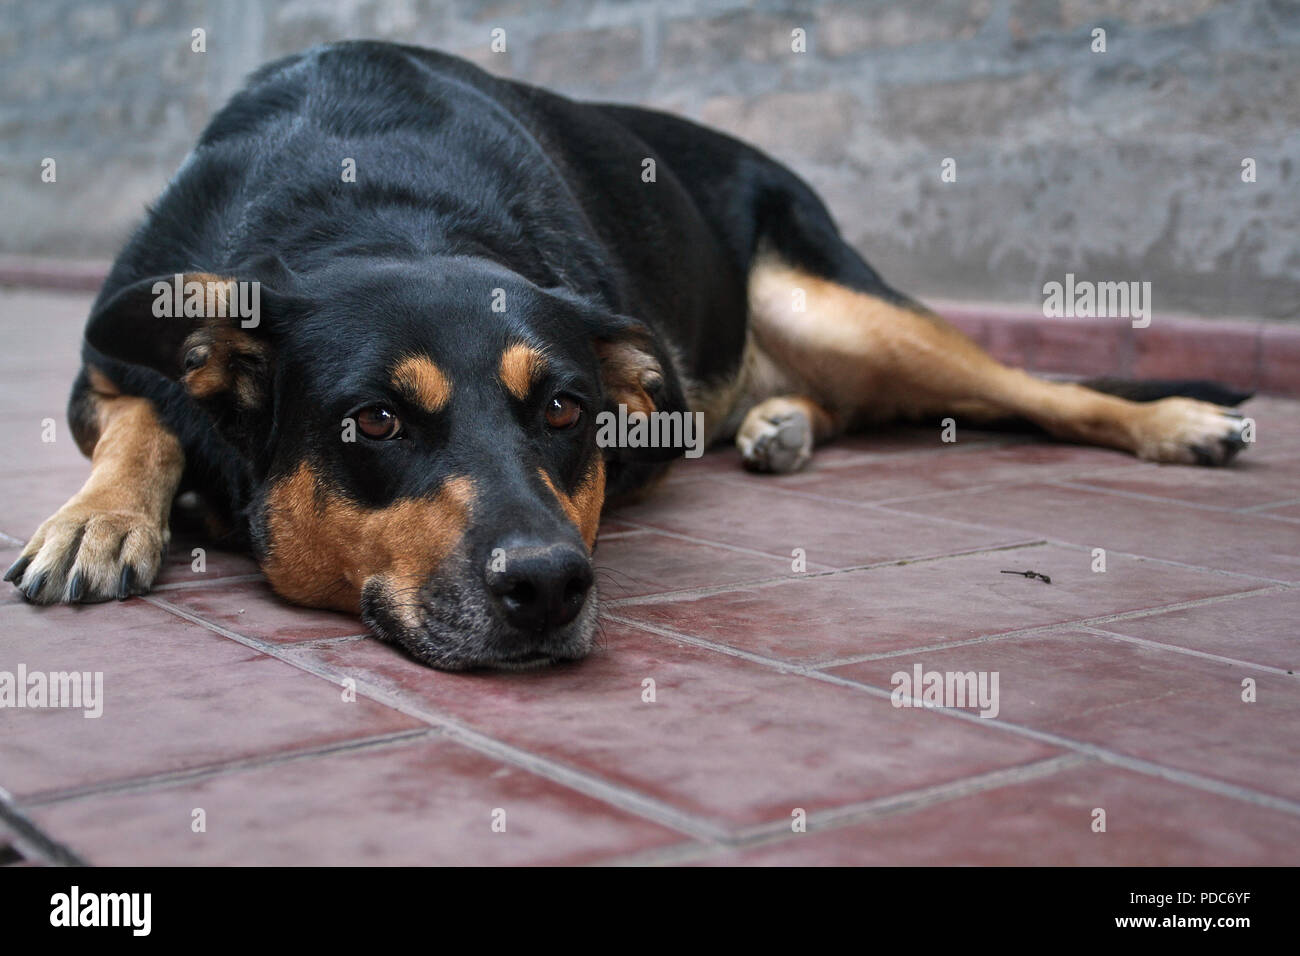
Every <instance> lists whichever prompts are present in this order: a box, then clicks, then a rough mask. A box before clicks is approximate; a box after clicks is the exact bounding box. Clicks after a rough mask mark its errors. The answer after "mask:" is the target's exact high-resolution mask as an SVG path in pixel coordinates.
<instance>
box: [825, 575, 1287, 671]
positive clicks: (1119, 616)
mask: <svg viewBox="0 0 1300 956" xmlns="http://www.w3.org/2000/svg"><path fill="white" fill-rule="evenodd" d="M1288 590H1290V589H1289V588H1286V587H1278V586H1274V587H1264V588H1256V589H1255V590H1253V591H1238V592H1236V593H1235V594H1215V595H1213V596H1212V597H1207V598H1197V599H1196V600H1194V601H1177V602H1175V603H1173V604H1164V605H1161V606H1159V607H1148V608H1140V609H1138V610H1136V611H1119V612H1116V613H1115V614H1103V615H1101V616H1099V617H1084V618H1076V619H1074V620H1071V621H1059V622H1057V623H1055V624H1035V625H1033V626H1032V627H1022V628H1016V629H1014V630H1010V631H996V632H993V633H989V634H979V635H976V636H975V637H968V638H962V639H961V640H957V641H945V642H944V643H942V644H923V645H920V646H917V647H905V648H902V649H900V650H895V651H882V652H881V653H878V654H855V655H851V656H849V657H841V658H836V659H833V660H831V661H828V662H825V663H818V664H817V665H816V668H815V669H817V670H829V669H830V668H833V667H844V666H846V665H848V664H861V663H864V662H866V661H879V660H885V659H886V658H890V657H902V656H905V655H907V654H925V653H929V652H931V651H943V650H947V649H948V648H950V647H966V646H967V645H970V644H987V643H990V642H992V641H1000V640H1003V639H1005V638H1012V637H1026V636H1029V635H1032V634H1037V633H1040V632H1042V631H1053V630H1056V629H1058V628H1071V627H1075V628H1087V627H1090V626H1092V625H1096V624H1109V623H1112V622H1115V621H1131V620H1136V619H1139V618H1144V617H1154V616H1155V615H1158V614H1168V613H1172V612H1174V611H1181V610H1184V609H1187V608H1197V607H1204V606H1206V605H1210V604H1221V603H1223V602H1225V601H1236V600H1238V599H1240V598H1246V597H1257V596H1261V595H1265V594H1280V593H1284V592H1286V591H1288ZM1255 666H1260V667H1263V666H1266V665H1262V664H1261V665H1255Z"/></svg>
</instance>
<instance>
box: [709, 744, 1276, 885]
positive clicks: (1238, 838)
mask: <svg viewBox="0 0 1300 956" xmlns="http://www.w3.org/2000/svg"><path fill="white" fill-rule="evenodd" d="M1098 808H1100V809H1103V810H1105V811H1106V831H1105V832H1104V833H1098V832H1094V831H1093V829H1092V824H1093V820H1094V816H1093V811H1094V810H1095V809H1098ZM1297 847H1300V817H1296V816H1294V815H1292V814H1289V813H1283V812H1279V811H1277V810H1270V809H1266V808H1264V807H1259V806H1255V805H1252V804H1249V803H1245V802H1243V801H1240V800H1234V799H1232V798H1230V797H1223V796H1219V795H1218V794H1213V793H1206V792H1205V791H1203V790H1195V789H1193V788H1191V787H1185V786H1182V785H1180V784H1176V783H1170V782H1168V781H1164V780H1158V779H1153V778H1151V777H1148V776H1145V775H1143V774H1137V773H1132V772H1130V771H1127V770H1121V769H1118V768H1115V767H1107V766H1103V765H1099V764H1091V765H1088V766H1085V767H1079V768H1075V769H1072V770H1066V771H1063V772H1061V773H1059V774H1057V775H1055V776H1052V777H1047V778H1040V779H1035V780H1030V781H1027V782H1024V783H1019V784H1014V785H1011V786H1005V787H999V788H997V789H993V790H987V791H984V792H982V793H977V794H973V795H971V796H966V797H961V798H959V799H956V800H950V801H947V802H943V803H937V804H935V805H933V806H927V807H923V808H921V809H918V810H914V811H912V812H910V813H903V814H890V815H888V816H883V817H881V818H879V819H876V820H872V821H870V822H868V823H860V824H856V825H852V826H843V827H835V828H832V829H825V830H818V829H816V828H815V827H813V826H810V827H809V829H808V832H807V833H804V834H799V835H791V836H790V837H787V838H785V839H783V840H781V841H780V842H778V843H772V844H768V845H766V846H760V847H756V848H753V849H749V850H744V851H739V852H732V853H724V854H719V855H717V856H714V857H710V858H708V859H707V860H706V861H705V862H707V863H709V864H712V865H742V866H807V865H816V866H953V865H960V866H1296V865H1297V864H1300V851H1298V850H1297Z"/></svg>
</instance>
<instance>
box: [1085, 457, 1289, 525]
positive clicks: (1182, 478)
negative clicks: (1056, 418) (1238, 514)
mask: <svg viewBox="0 0 1300 956" xmlns="http://www.w3.org/2000/svg"><path fill="white" fill-rule="evenodd" d="M1072 483H1074V484H1081V485H1086V486H1087V487H1089V488H1095V489H1097V490H1098V491H1111V492H1122V493H1126V494H1133V495H1148V496H1151V497H1156V498H1164V499H1168V500H1171V501H1182V502H1186V503H1188V504H1197V505H1205V506H1207V507H1213V508H1221V509H1224V510H1225V511H1231V510H1236V509H1239V508H1259V507H1262V506H1265V505H1269V504H1273V503H1277V502H1282V501H1289V500H1293V499H1295V498H1300V457H1297V458H1292V459H1289V460H1288V459H1266V460H1263V461H1257V460H1255V459H1254V458H1253V457H1252V456H1251V455H1250V454H1249V453H1246V454H1244V455H1242V456H1241V458H1239V459H1238V460H1237V461H1236V462H1235V463H1233V465H1232V467H1231V468H1186V467H1183V466H1181V465H1156V464H1152V463H1149V462H1134V463H1133V464H1132V465H1127V466H1125V467H1123V468H1114V469H1111V470H1107V471H1103V472H1094V473H1093V474H1090V475H1083V476H1080V477H1078V478H1074V479H1073V480H1072Z"/></svg>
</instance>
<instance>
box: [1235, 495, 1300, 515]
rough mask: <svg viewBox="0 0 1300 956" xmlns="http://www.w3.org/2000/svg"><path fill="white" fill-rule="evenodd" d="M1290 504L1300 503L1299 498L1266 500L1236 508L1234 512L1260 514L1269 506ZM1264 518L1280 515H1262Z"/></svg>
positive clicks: (1276, 506) (1286, 505)
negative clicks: (1260, 503) (1259, 503)
mask: <svg viewBox="0 0 1300 956" xmlns="http://www.w3.org/2000/svg"><path fill="white" fill-rule="evenodd" d="M1290 505H1300V498H1284V499H1282V500H1281V501H1268V502H1265V503H1264V504H1262V505H1250V506H1249V507H1247V508H1237V509H1236V510H1235V511H1234V514H1260V513H1262V512H1266V511H1268V510H1269V509H1270V508H1286V507H1289V506H1290ZM1264 517H1266V518H1277V517H1281V516H1280V515H1267V514H1266V515H1264Z"/></svg>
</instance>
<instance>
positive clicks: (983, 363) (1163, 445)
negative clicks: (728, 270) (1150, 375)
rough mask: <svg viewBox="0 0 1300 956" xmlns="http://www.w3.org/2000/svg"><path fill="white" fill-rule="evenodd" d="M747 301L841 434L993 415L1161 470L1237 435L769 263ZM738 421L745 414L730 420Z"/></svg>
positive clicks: (762, 341)
mask: <svg viewBox="0 0 1300 956" xmlns="http://www.w3.org/2000/svg"><path fill="white" fill-rule="evenodd" d="M796 291H799V292H802V297H803V303H804V306H805V307H804V308H803V309H802V310H796V309H795V307H794V302H795V298H794V294H795V292H796ZM749 302H750V323H751V329H752V330H753V335H754V337H755V339H756V342H757V345H758V346H759V347H760V348H761V349H762V350H763V351H764V352H765V353H766V354H767V355H769V356H770V357H771V358H772V360H773V361H774V362H775V363H776V365H777V366H779V367H780V368H781V369H782V370H784V371H785V372H786V373H787V374H788V375H789V376H791V377H793V378H794V379H795V380H796V382H797V384H798V386H799V387H797V388H794V389H789V391H790V392H794V393H798V394H801V395H804V396H806V397H808V398H810V399H812V400H813V402H814V403H816V404H817V405H819V406H821V407H823V408H825V409H826V410H827V411H828V412H829V413H830V414H831V416H832V417H833V419H834V420H835V421H837V422H838V423H840V425H841V426H842V427H847V428H853V427H857V426H861V425H865V424H870V423H874V422H881V421H892V420H895V419H899V418H905V419H906V418H920V417H928V416H935V415H938V414H950V413H951V411H952V410H953V409H954V408H963V407H971V406H972V405H973V407H975V408H977V409H979V410H981V411H982V412H984V413H985V414H987V413H989V412H991V411H993V410H997V409H1001V410H1002V411H1003V412H1004V413H1005V414H1007V415H1014V416H1020V417H1024V418H1028V419H1030V420H1031V421H1033V422H1036V423H1037V424H1039V425H1041V426H1042V427H1043V428H1045V429H1046V430H1047V431H1048V432H1050V433H1051V434H1053V435H1055V436H1057V437H1058V438H1064V439H1067V440H1071V441H1080V442H1087V443H1090V444H1096V445H1105V446H1109V447H1112V448H1120V449H1123V450H1125V451H1131V452H1134V453H1136V454H1138V455H1140V456H1141V457H1144V458H1151V459H1153V460H1159V461H1174V460H1191V458H1192V453H1191V451H1190V449H1189V447H1188V442H1192V443H1195V442H1196V441H1199V440H1201V437H1203V436H1208V437H1209V438H1211V439H1213V438H1215V437H1217V436H1218V435H1219V434H1221V433H1222V434H1227V433H1230V432H1231V429H1232V425H1231V422H1230V421H1229V420H1228V419H1226V418H1224V417H1223V416H1222V414H1221V413H1222V410H1221V409H1218V408H1217V406H1213V405H1209V404H1207V403H1204V402H1191V401H1189V400H1187V399H1165V400H1163V401H1158V402H1152V403H1149V404H1139V403H1136V402H1130V401H1127V400H1125V399H1121V398H1116V397H1114V396H1111V395H1104V394H1101V393H1100V392H1095V391H1093V390H1092V389H1089V388H1085V387H1083V386H1080V385H1074V384H1069V383H1061V382H1049V381H1046V380H1043V379H1039V378H1036V377H1035V376H1033V375H1030V374H1029V373H1027V372H1024V371H1021V370H1019V369H1014V368H1009V367H1007V366H1005V365H1003V364H1001V363H1000V362H998V361H997V360H996V359H994V358H993V357H992V356H990V355H988V354H987V353H986V352H985V351H984V350H983V349H981V348H980V347H979V346H977V345H976V344H975V343H974V342H972V341H971V340H970V339H969V338H967V337H966V336H965V335H963V334H962V333H961V332H959V331H958V330H957V329H954V328H953V327H951V326H950V325H948V324H947V323H946V322H944V321H943V320H942V319H941V318H939V317H938V316H937V315H934V314H933V313H930V312H928V311H926V310H923V309H919V308H908V307H904V306H898V305H894V304H892V303H889V302H886V301H884V300H883V299H879V298H877V297H875V296H871V295H867V294H865V293H861V292H858V291H856V290H853V289H849V288H846V287H844V286H841V285H838V284H837V283H834V282H829V281H827V280H825V279H821V278H818V277H817V276H813V275H809V274H808V273H805V272H802V271H800V270H797V269H794V268H792V267H790V266H788V265H786V264H784V263H782V262H780V261H779V260H777V259H775V258H772V257H770V256H768V257H765V258H763V259H760V261H759V262H757V263H756V264H755V265H754V267H753V268H752V270H751V272H750V279H749ZM763 397H764V396H762V395H761V394H760V395H757V396H754V395H748V396H746V398H747V399H748V400H762V398H763ZM768 397H770V396H768ZM738 411H739V412H743V411H744V409H733V415H734V414H735V413H736V412H738Z"/></svg>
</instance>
